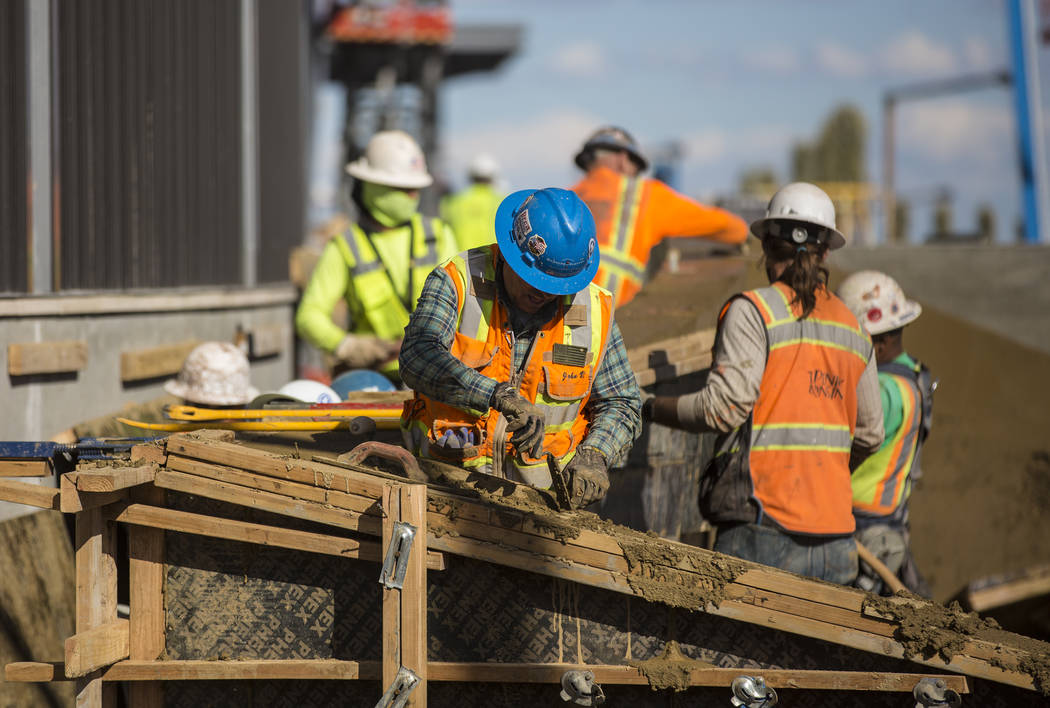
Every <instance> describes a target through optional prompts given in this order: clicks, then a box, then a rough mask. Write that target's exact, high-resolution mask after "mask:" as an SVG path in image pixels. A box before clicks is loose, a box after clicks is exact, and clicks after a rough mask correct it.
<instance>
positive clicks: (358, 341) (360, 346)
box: [335, 334, 401, 369]
mask: <svg viewBox="0 0 1050 708" xmlns="http://www.w3.org/2000/svg"><path fill="white" fill-rule="evenodd" d="M400 351H401V342H400V341H398V340H394V339H381V338H379V337H375V336H373V335H370V334H348V335H346V336H345V337H343V341H341V342H339V346H338V347H336V348H335V355H336V356H337V357H338V358H339V359H340V360H341V361H343V362H344V363H345V364H346V365H347V366H349V367H350V368H351V369H372V368H375V367H376V366H378V365H379V364H384V363H386V362H388V361H390V360H391V359H393V358H394V357H396V356H397V355H398V352H400Z"/></svg>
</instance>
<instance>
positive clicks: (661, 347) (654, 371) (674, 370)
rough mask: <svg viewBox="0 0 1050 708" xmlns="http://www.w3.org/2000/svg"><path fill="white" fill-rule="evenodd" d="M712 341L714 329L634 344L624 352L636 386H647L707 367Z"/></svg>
mask: <svg viewBox="0 0 1050 708" xmlns="http://www.w3.org/2000/svg"><path fill="white" fill-rule="evenodd" d="M714 341H715V330H714V329H705V330H701V331H699V332H694V333H692V334H687V335H685V336H683V337H675V338H673V339H665V340H663V341H660V342H655V343H653V344H647V345H645V346H642V347H635V348H634V349H631V350H630V351H629V352H628V353H627V359H628V361H629V362H630V365H631V369H632V370H633V371H634V374H635V378H636V379H637V380H638V385H639V386H649V385H652V384H654V383H659V382H661V381H668V380H671V379H674V378H678V377H680V376H684V375H685V374H691V373H693V372H695V371H700V370H702V369H706V368H707V367H709V366H710V365H711V348H712V346H714Z"/></svg>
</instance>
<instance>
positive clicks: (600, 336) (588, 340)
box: [402, 246, 612, 486]
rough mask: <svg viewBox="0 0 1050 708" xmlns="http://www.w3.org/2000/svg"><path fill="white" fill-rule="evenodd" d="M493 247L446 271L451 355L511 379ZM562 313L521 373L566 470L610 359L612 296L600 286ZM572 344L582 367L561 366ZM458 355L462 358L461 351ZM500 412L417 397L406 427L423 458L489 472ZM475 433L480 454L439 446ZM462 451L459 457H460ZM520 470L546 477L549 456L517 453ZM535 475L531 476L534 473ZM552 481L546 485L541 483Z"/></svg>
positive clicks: (548, 445) (523, 388) (568, 301)
mask: <svg viewBox="0 0 1050 708" xmlns="http://www.w3.org/2000/svg"><path fill="white" fill-rule="evenodd" d="M495 252H496V247H495V246H485V247H482V248H476V249H472V250H470V251H467V252H465V253H461V254H459V255H458V256H456V257H455V258H453V259H451V260H450V261H449V262H448V263H446V265H445V266H444V268H445V270H446V272H448V274H449V276H450V278H452V281H453V283H454V284H455V286H456V290H457V296H458V298H459V302H458V306H459V313H458V317H457V323H456V336H455V339H454V340H453V344H452V352H453V354H454V355H456V356H457V357H458V358H460V360H461V361H463V362H464V363H465V364H466V365H467V366H470V367H472V368H474V369H476V370H478V371H479V373H481V374H482V375H483V376H488V377H490V378H494V379H496V380H498V381H506V380H509V379H510V376H511V371H512V370H513V368H514V351H513V344H512V343H511V337H510V336H509V334H508V332H507V331H506V330H505V329H503V327H504V320H505V319H506V317H507V313H506V312H505V309H504V306H503V305H502V303H500V302H499V301H498V298H497V291H498V288H497V283H496V274H495V264H494V254H495ZM559 312H560V315H559V316H558V317H557V319H555V320H553V321H551V322H549V323H548V324H547V325H545V326H544V327H543V328H541V329H540V331H539V332H537V334H536V339H534V341H533V345H532V349H531V350H530V358H529V361H528V362H527V365H526V366H525V369H524V370H523V372H522V374H521V376H520V379H519V380H520V381H521V384H520V386H519V392H520V393H521V394H522V395H523V396H524V397H525V398H526V399H527V400H529V401H531V402H533V403H535V404H536V405H537V406H539V407H540V408H541V409H542V410H543V411H544V419H545V423H546V429H545V435H544V443H543V447H544V453H545V452H547V451H550V452H552V453H554V454H555V456H556V457H557V458H558V459H559V464H561V465H564V464H565V463H567V462H568V461H569V460H570V459H572V455H573V454H574V453H575V449H576V445H577V444H578V443H579V442H580V440H582V439H583V437H584V434H585V432H586V429H587V420H586V419H585V418H584V417H583V410H584V407H585V406H586V403H587V401H588V399H589V397H590V391H591V385H592V384H593V381H594V375H595V372H596V371H597V370H598V368H599V366H600V365H601V362H602V360H603V358H604V352H605V347H606V345H607V344H608V338H609V332H610V329H611V322H612V298H611V297H610V296H609V294H608V293H607V292H606V291H604V290H602V289H601V288H599V287H598V286H596V285H593V284H592V285H589V286H588V287H587V288H585V289H584V290H582V291H580V292H579V293H576V294H575V295H566V296H565V297H564V299H563V300H562V302H561V304H560V307H559ZM555 344H568V345H571V346H574V347H580V348H581V349H583V350H585V354H584V358H583V359H582V362H583V363H582V365H581V366H575V365H571V364H566V363H565V362H564V361H555V356H554V354H553V352H554V348H555V347H554V345H555ZM457 352H458V353H457ZM498 421H499V415H498V414H495V413H493V412H490V411H460V410H458V409H453V408H451V407H449V406H446V405H444V404H441V403H439V402H435V401H433V400H431V399H429V398H428V397H426V396H424V395H422V394H420V393H419V392H417V393H416V396H415V400H414V401H409V402H407V403H406V405H405V409H404V413H403V415H402V427H403V429H405V430H406V432H407V433H408V434H407V435H406V438H407V439H408V441H409V442H410V444H411V447H412V448H413V449H414V450H416V451H417V454H419V455H421V456H424V457H435V458H437V459H444V460H447V461H455V462H458V464H461V465H463V466H464V467H468V468H472V469H478V470H480V471H483V472H490V471H491V470H492V468H493V455H494V454H500V453H501V452H503V451H495V450H493V447H492V439H493V437H495V436H496V435H495V430H496V427H497V426H496V423H497V422H498ZM447 428H453V429H459V428H472V429H473V430H474V431H475V434H476V436H477V439H480V440H483V442H482V443H481V444H478V445H477V446H476V447H477V450H476V451H474V452H471V453H470V454H464V455H463V458H462V459H452V458H450V457H449V455H448V454H447V451H446V454H442V451H441V450H440V449H439V448H438V447H437V443H438V441H439V439H440V437H441V435H442V433H443V430H444V429H447ZM457 454H458V452H457ZM514 464H515V467H516V468H517V470H518V473H519V474H520V475H521V477H522V479H524V480H525V481H527V482H529V483H534V482H533V480H534V479H537V478H540V477H545V478H546V479H547V480H549V474H548V473H547V471H546V469H547V468H546V461H545V460H544V459H543V454H541V455H540V457H539V458H538V460H537V461H525V460H522V459H521V458H520V456H516V457H515V460H514ZM534 472H535V473H537V474H532V473H534ZM547 484H549V481H546V482H545V483H544V485H543V486H546V485H547Z"/></svg>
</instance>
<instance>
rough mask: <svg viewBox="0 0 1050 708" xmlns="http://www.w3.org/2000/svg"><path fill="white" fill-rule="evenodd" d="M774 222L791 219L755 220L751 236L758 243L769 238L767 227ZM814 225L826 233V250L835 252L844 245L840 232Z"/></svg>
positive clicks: (770, 217) (778, 217)
mask: <svg viewBox="0 0 1050 708" xmlns="http://www.w3.org/2000/svg"><path fill="white" fill-rule="evenodd" d="M775 221H791V219H785V218H784V217H782V216H765V217H762V218H761V219H755V220H754V221H752V222H751V235H752V236H754V237H755V238H757V239H758V240H759V241H761V240H762V239H764V238H766V237H767V236H770V235H771V234H770V233H769V231H768V229H767V227H768V226H769V224H771V223H773V222H775ZM816 225H817V226H820V228H822V229H824V231H825V233H827V235H828V236H827V239H826V240H827V244H828V250H831V251H836V250H838V249H840V248H842V247H843V246H845V245H846V237H845V236H843V235H842V232H840V231H839V230H838V229H833V228H831V227H830V226H821V225H820V224H816ZM774 238H777V237H774Z"/></svg>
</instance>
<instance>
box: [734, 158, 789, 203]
mask: <svg viewBox="0 0 1050 708" xmlns="http://www.w3.org/2000/svg"><path fill="white" fill-rule="evenodd" d="M779 182H780V180H778V179H777V174H776V172H775V171H774V170H773V168H772V167H765V166H764V167H751V168H749V169H746V170H744V171H743V172H742V173H741V174H740V186H739V190H740V193H741V194H746V195H748V196H753V197H761V198H763V199H768V198H769V197H770V196H772V194H773V192H775V191H777V186H778V185H779Z"/></svg>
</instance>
